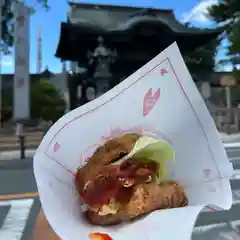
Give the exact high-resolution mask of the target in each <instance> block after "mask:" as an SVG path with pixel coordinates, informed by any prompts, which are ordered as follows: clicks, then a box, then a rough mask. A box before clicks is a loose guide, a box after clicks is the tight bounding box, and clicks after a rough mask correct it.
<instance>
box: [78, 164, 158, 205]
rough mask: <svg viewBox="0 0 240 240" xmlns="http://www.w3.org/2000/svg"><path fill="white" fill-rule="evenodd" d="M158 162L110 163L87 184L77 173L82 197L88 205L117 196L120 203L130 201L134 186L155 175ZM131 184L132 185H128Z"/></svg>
mask: <svg viewBox="0 0 240 240" xmlns="http://www.w3.org/2000/svg"><path fill="white" fill-rule="evenodd" d="M157 167H158V165H157V163H155V162H149V163H141V162H140V161H139V162H137V161H132V160H128V161H125V162H124V163H123V164H122V165H120V166H116V165H114V166H113V165H109V166H106V167H104V168H103V169H102V171H101V172H100V173H99V174H98V175H97V176H96V178H95V179H94V180H93V181H91V182H89V184H88V185H86V189H83V187H82V186H84V185H85V184H86V183H84V184H83V180H82V179H81V177H80V176H79V174H76V180H75V181H76V184H77V185H78V190H79V193H80V195H81V198H83V199H84V202H85V203H86V204H88V205H98V204H100V205H103V204H108V203H109V201H110V199H112V198H115V199H116V200H117V202H119V203H128V202H129V201H130V199H131V197H132V194H133V186H134V185H136V184H140V183H143V182H146V181H147V180H148V179H149V177H150V176H154V174H155V173H156V170H157ZM128 184H130V185H128Z"/></svg>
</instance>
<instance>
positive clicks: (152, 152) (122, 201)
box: [75, 133, 188, 225]
mask: <svg viewBox="0 0 240 240" xmlns="http://www.w3.org/2000/svg"><path fill="white" fill-rule="evenodd" d="M149 139H150V138H147V137H145V138H144V137H143V136H141V135H138V134H135V133H128V134H125V135H121V136H119V137H116V138H113V139H110V140H108V141H106V142H105V144H104V145H103V146H101V147H99V148H98V149H97V150H96V151H95V152H94V154H93V155H92V157H91V158H89V161H88V163H87V164H86V165H85V166H83V167H82V168H79V169H78V171H77V174H76V178H75V182H76V186H77V190H78V192H79V195H80V197H81V199H83V201H84V203H86V204H87V205H88V210H87V212H86V216H87V219H88V220H89V221H90V222H91V223H93V224H96V225H112V224H117V223H121V222H123V221H129V220H132V219H134V218H136V217H139V216H141V215H143V214H147V213H150V212H152V211H154V210H156V209H167V208H176V207H183V206H186V205H187V204H188V200H187V197H186V194H185V192H184V189H183V187H182V186H180V185H179V184H178V183H176V182H174V181H166V180H165V179H164V175H166V168H165V167H164V161H166V160H170V159H167V158H171V156H170V155H171V151H170V155H169V154H168V153H169V151H165V150H164V148H166V146H165V145H162V147H161V146H160V147H159V144H158V143H157V141H156V146H155V147H156V149H153V148H154V144H151V145H149V146H151V147H149V148H145V150H144V151H139V154H138V152H134V149H137V148H141V147H140V145H141V144H144V143H145V145H147V144H146V141H149ZM150 140H151V139H150ZM161 148H162V149H161Z"/></svg>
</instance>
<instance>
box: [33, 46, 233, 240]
mask: <svg viewBox="0 0 240 240" xmlns="http://www.w3.org/2000/svg"><path fill="white" fill-rule="evenodd" d="M124 132H140V133H143V134H147V135H152V136H155V137H157V138H161V139H164V140H166V141H168V142H169V143H170V144H171V145H172V146H173V148H174V149H175V154H176V156H175V162H174V164H172V165H170V166H169V168H170V169H169V172H170V178H171V179H173V180H176V181H178V182H179V183H180V184H182V185H183V186H184V187H185V190H186V192H187V195H188V198H189V206H188V207H185V208H179V209H170V210H162V211H160V210H159V211H154V212H153V213H151V214H149V215H147V216H146V217H145V218H143V219H142V220H138V221H134V222H133V223H127V224H123V225H119V226H114V227H98V226H96V227H95V226H92V225H90V224H88V223H87V222H85V220H84V218H83V216H82V214H81V207H80V203H79V199H78V195H77V193H76V190H75V186H74V173H75V172H76V169H77V168H78V167H79V166H82V165H83V164H84V163H85V161H86V159H87V158H88V157H89V156H91V154H92V153H93V151H94V150H95V149H96V148H97V146H99V145H102V143H103V142H104V140H105V139H107V138H109V137H114V136H117V135H119V134H120V133H124ZM232 172H233V169H232V165H231V164H230V163H229V161H228V158H227V156H226V153H225V150H224V147H223V145H222V143H221V140H220V138H219V134H218V133H217V130H216V128H215V125H214V122H213V120H212V118H211V116H210V114H209V113H208V111H207V108H206V106H205V104H204V101H203V99H202V97H201V95H200V94H199V92H198V90H197V88H196V86H195V84H194V82H193V80H192V78H191V76H190V74H189V72H188V70H187V68H186V66H185V64H184V61H183V59H182V56H181V54H180V52H179V49H178V47H177V45H176V43H174V44H172V45H171V46H170V47H168V48H167V49H166V50H165V51H163V52H162V53H160V54H159V55H158V56H157V57H155V58H154V59H153V60H151V61H150V62H149V63H147V64H146V65H145V66H144V67H142V68H141V69H140V70H138V71H137V72H135V73H134V74H133V75H131V76H130V77H128V78H127V79H126V80H125V81H124V82H122V83H120V84H119V85H117V86H116V87H115V88H113V89H112V90H111V91H109V92H107V93H106V94H104V95H103V96H101V97H99V98H97V99H96V100H94V101H92V102H90V103H88V104H86V105H84V106H82V107H80V108H77V109H76V110H74V111H72V112H70V113H68V114H66V115H65V116H64V117H62V118H61V119H60V120H59V121H58V122H57V123H56V124H55V125H54V126H53V127H52V128H51V129H50V130H49V132H48V133H47V134H46V136H45V137H44V140H43V141H42V143H41V144H40V146H39V148H38V150H37V152H36V155H35V157H34V173H35V177H36V181H37V185H38V189H39V193H40V199H41V202H42V207H43V210H44V212H45V214H46V216H47V218H48V220H49V222H50V224H51V225H52V227H53V229H54V230H55V231H56V232H57V234H58V235H59V236H60V237H61V238H62V239H63V240H79V239H81V240H84V239H88V234H90V233H92V232H102V233H107V234H109V235H110V236H111V237H112V238H113V240H125V239H135V238H137V239H138V240H147V239H149V240H150V239H151V240H157V239H168V240H173V239H181V240H188V239H190V238H191V233H192V229H193V226H194V223H195V220H196V218H197V216H198V214H199V212H200V211H201V210H202V209H203V208H204V206H206V205H208V206H214V207H213V208H215V209H216V206H217V207H219V208H223V209H229V208H230V207H231V205H232V193H231V188H230V183H229V180H228V178H229V177H230V176H231V175H232Z"/></svg>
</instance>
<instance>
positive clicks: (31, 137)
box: [0, 136, 43, 145]
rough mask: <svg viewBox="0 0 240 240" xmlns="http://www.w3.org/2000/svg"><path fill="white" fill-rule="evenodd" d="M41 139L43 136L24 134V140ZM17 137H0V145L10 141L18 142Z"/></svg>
mask: <svg viewBox="0 0 240 240" xmlns="http://www.w3.org/2000/svg"><path fill="white" fill-rule="evenodd" d="M42 139H43V136H26V137H25V140H26V141H41V140H42ZM18 141H19V138H18V137H17V136H12V137H0V145H1V143H6V142H9V143H12V142H18Z"/></svg>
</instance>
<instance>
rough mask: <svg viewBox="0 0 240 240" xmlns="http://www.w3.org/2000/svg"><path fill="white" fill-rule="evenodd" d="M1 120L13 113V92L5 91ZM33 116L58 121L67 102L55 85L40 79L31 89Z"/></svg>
mask: <svg viewBox="0 0 240 240" xmlns="http://www.w3.org/2000/svg"><path fill="white" fill-rule="evenodd" d="M2 100H3V101H2V109H1V121H8V120H10V119H11V118H12V113H13V92H12V91H7V92H3V95H2ZM30 105H31V118H32V119H34V120H39V119H42V120H45V121H51V120H52V121H53V122H55V121H57V120H58V119H59V118H60V117H61V116H62V115H63V114H64V112H65V107H66V103H65V101H64V98H63V96H62V95H61V93H60V92H59V91H58V90H57V89H56V87H55V85H54V84H52V83H50V82H49V81H45V80H40V81H38V82H36V83H34V84H33V86H32V87H31V91H30Z"/></svg>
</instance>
